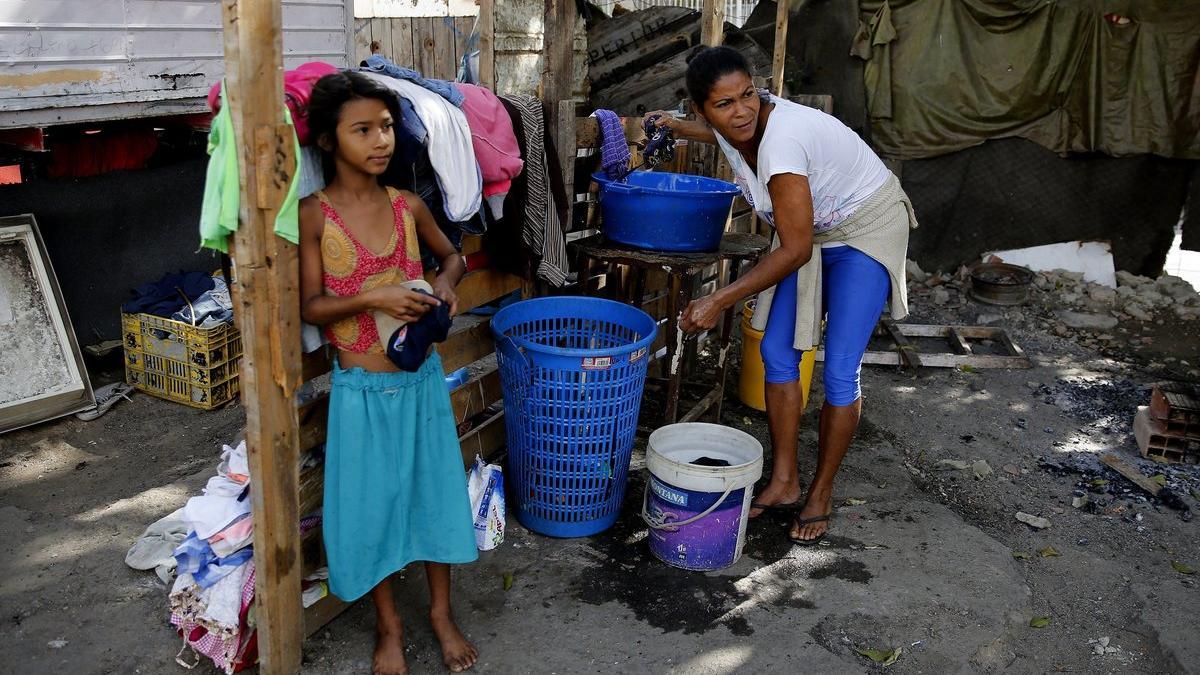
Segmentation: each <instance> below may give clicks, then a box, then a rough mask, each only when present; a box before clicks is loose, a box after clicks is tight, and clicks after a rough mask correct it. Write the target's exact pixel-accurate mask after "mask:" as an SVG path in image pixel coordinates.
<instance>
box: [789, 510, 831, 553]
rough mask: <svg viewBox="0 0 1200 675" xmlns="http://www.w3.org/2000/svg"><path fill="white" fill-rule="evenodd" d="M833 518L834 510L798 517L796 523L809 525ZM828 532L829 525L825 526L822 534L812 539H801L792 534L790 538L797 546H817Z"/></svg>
mask: <svg viewBox="0 0 1200 675" xmlns="http://www.w3.org/2000/svg"><path fill="white" fill-rule="evenodd" d="M831 518H833V512H832V511H830V512H829V513H826V514H825V515H823V516H813V517H812V518H796V519H795V523H796V524H797V525H801V526H803V525H809V524H812V523H824V522H828V521H829V520H830V519H831ZM827 534H829V528H828V527H826V528H825V531H824V532H822V533H821V534H819V535H817V536H816V537H814V538H812V539H800V538H798V537H793V536H791V535H790V534H789V535H788V539H789V540H791V542H792V543H793V544H795V545H797V546H816V545H817V544H819V543H820V542H821V540H822V539H824V538H825V535H827Z"/></svg>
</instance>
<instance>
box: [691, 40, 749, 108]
mask: <svg viewBox="0 0 1200 675" xmlns="http://www.w3.org/2000/svg"><path fill="white" fill-rule="evenodd" d="M687 67H688V68H687V90H688V96H690V97H691V98H692V102H693V103H695V104H696V105H698V106H701V107H703V106H704V102H705V101H707V100H708V93H709V92H710V91H712V88H713V85H714V84H716V83H717V80H719V79H721V78H722V77H724V76H726V75H728V74H730V73H745V74H746V75H747V76H748V77H753V75H754V74H753V73H751V72H750V62H749V61H747V60H746V57H745V56H742V53H741V52H739V51H738V50H736V49H734V48H732V47H724V46H722V47H698V48H697V49H696V50H695V51H693V52H692V55H691V56H689V57H688V59H687Z"/></svg>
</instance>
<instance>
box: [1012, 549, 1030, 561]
mask: <svg viewBox="0 0 1200 675" xmlns="http://www.w3.org/2000/svg"><path fill="white" fill-rule="evenodd" d="M1012 557H1014V558H1016V559H1017V560H1029V559H1030V558H1032V557H1033V556H1031V555H1029V554H1028V553H1026V552H1025V551H1013V552H1012Z"/></svg>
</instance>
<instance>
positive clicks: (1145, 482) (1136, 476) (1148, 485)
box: [1100, 452, 1162, 497]
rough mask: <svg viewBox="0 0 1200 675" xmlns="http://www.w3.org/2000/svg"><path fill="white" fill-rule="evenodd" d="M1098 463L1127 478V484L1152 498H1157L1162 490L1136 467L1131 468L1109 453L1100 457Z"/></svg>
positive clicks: (1127, 463) (1130, 465)
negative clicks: (1143, 491)
mask: <svg viewBox="0 0 1200 675" xmlns="http://www.w3.org/2000/svg"><path fill="white" fill-rule="evenodd" d="M1100 461H1101V462H1102V463H1103V464H1104V465H1106V466H1108V467H1109V468H1111V469H1112V470H1113V471H1116V472H1117V473H1119V474H1121V475H1122V476H1124V477H1125V478H1127V479H1128V480H1129V482H1131V483H1133V484H1134V485H1136V486H1138V487H1140V488H1142V489H1143V490H1145V491H1146V492H1149V493H1150V495H1151V496H1153V497H1157V496H1158V492H1159V490H1161V489H1162V486H1161V485H1159V484H1158V483H1155V482H1154V481H1152V480H1150V479H1149V478H1146V477H1145V476H1143V475H1142V472H1141V471H1138V469H1137V467H1136V466H1133V465H1132V464H1130V463H1129V462H1126V461H1125V460H1123V459H1121V458H1120V457H1117V456H1116V455H1114V454H1112V453H1111V452H1106V453H1104V454H1103V455H1101V457H1100Z"/></svg>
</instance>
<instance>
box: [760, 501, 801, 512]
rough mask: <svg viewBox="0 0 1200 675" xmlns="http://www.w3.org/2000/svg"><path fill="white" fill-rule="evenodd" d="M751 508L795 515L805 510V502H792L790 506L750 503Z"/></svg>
mask: <svg viewBox="0 0 1200 675" xmlns="http://www.w3.org/2000/svg"><path fill="white" fill-rule="evenodd" d="M750 508H752V509H762V510H763V511H771V512H774V513H795V512H797V511H799V510H800V509H803V508H804V502H791V503H789V504H759V503H758V502H750Z"/></svg>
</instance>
